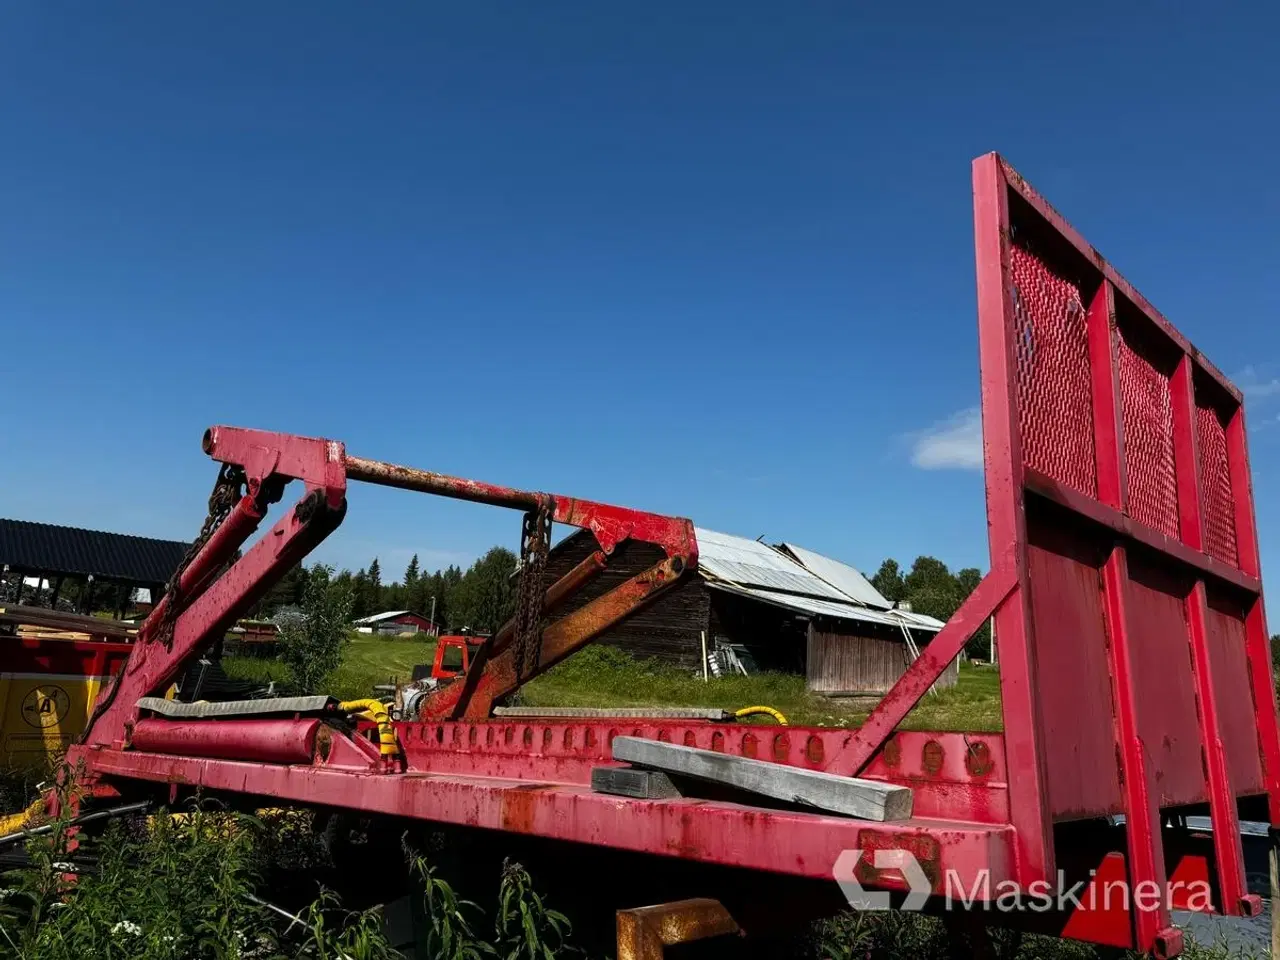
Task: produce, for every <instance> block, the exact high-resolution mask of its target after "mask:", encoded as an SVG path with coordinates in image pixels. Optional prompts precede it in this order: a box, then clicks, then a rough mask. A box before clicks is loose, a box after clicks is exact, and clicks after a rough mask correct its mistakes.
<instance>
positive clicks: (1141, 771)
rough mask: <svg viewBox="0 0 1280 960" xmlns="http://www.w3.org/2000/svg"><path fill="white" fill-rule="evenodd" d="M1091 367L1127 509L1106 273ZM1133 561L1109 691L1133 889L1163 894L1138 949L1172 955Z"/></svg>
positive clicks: (1103, 453)
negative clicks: (1143, 707)
mask: <svg viewBox="0 0 1280 960" xmlns="http://www.w3.org/2000/svg"><path fill="white" fill-rule="evenodd" d="M1086 323H1087V330H1088V337H1089V370H1090V379H1091V383H1092V399H1093V418H1094V424H1093V425H1094V450H1095V456H1096V457H1097V464H1098V498H1099V499H1100V500H1102V501H1103V502H1104V503H1106V504H1107V505H1108V506H1111V507H1114V508H1115V509H1117V510H1121V511H1123V510H1124V509H1125V506H1126V502H1127V499H1128V487H1127V478H1126V476H1125V469H1124V428H1123V420H1122V417H1121V409H1120V384H1119V379H1118V372H1119V367H1118V364H1117V360H1116V345H1115V336H1116V334H1115V288H1114V287H1112V285H1111V282H1110V281H1109V280H1106V279H1104V280H1103V281H1102V285H1101V286H1100V287H1099V288H1098V292H1097V293H1096V294H1095V295H1094V297H1093V301H1092V302H1091V303H1090V304H1089V312H1088V315H1087V317H1086ZM1128 583H1129V561H1128V556H1127V554H1126V552H1125V548H1124V547H1123V546H1122V545H1120V544H1116V545H1114V546H1113V547H1112V548H1111V554H1110V556H1108V557H1107V559H1106V562H1105V563H1104V564H1103V567H1102V598H1103V607H1104V610H1105V616H1106V621H1107V636H1108V639H1109V644H1108V654H1109V656H1110V660H1111V690H1112V699H1113V702H1114V704H1115V714H1116V715H1115V723H1116V742H1117V743H1118V744H1119V747H1120V750H1119V759H1120V768H1121V774H1122V775H1121V777H1120V780H1121V783H1122V784H1123V786H1124V808H1125V810H1124V812H1125V833H1126V836H1127V839H1128V867H1129V884H1130V888H1131V889H1132V890H1135V891H1136V890H1138V889H1139V884H1142V885H1143V889H1149V884H1151V883H1155V884H1156V888H1157V889H1159V890H1160V891H1161V893H1162V896H1161V898H1160V900H1161V902H1160V905H1159V906H1158V907H1157V909H1155V910H1136V909H1135V910H1134V911H1133V912H1132V916H1133V922H1134V936H1135V942H1136V944H1137V946H1138V949H1140V950H1157V952H1159V953H1162V954H1165V955H1167V954H1168V952H1169V948H1171V947H1172V946H1173V945H1174V943H1175V942H1176V941H1177V939H1178V931H1177V930H1176V929H1174V928H1173V925H1172V921H1171V918H1170V916H1169V908H1168V904H1167V902H1166V898H1165V897H1164V896H1163V891H1164V890H1165V886H1166V873H1165V863H1164V849H1163V847H1162V846H1161V844H1160V834H1159V831H1160V810H1159V807H1158V806H1157V804H1156V802H1155V798H1154V796H1153V795H1152V793H1151V787H1150V784H1151V775H1150V773H1151V771H1150V769H1149V767H1148V765H1147V758H1146V750H1145V748H1144V747H1143V745H1142V738H1141V736H1140V735H1139V732H1138V729H1139V728H1138V702H1137V701H1138V698H1137V693H1136V690H1135V687H1134V681H1133V666H1132V664H1133V659H1132V654H1131V651H1130V649H1129V626H1128V620H1127V617H1128V612H1127V606H1128V605H1127V602H1126V596H1125V595H1126V592H1127V587H1128Z"/></svg>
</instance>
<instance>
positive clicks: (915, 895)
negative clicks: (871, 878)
mask: <svg viewBox="0 0 1280 960" xmlns="http://www.w3.org/2000/svg"><path fill="white" fill-rule="evenodd" d="M868 855H870V857H871V866H873V867H875V869H876V870H877V871H885V870H896V871H898V873H900V874H902V879H903V880H905V881H906V883H907V889H908V891H910V892H909V893H908V894H907V897H906V899H905V900H903V901H902V909H903V910H922V909H923V908H924V905H925V902H926V901H927V900H928V899H929V894H930V892H932V889H933V888H932V887H931V886H930V884H929V878H928V877H926V876H925V875H924V870H923V869H922V868H921V866H920V861H919V860H917V859H916V858H915V857H913V856H912V855H911V854H910V853H908V852H907V851H906V850H876V851H874V852H872V851H868V850H843V851H841V853H840V856H839V857H837V858H836V862H835V866H834V867H832V870H831V872H832V874H834V876H835V878H836V883H838V884H840V892H841V893H843V894H844V896H845V899H846V900H848V901H849V906H851V907H853V909H855V910H888V909H889V908H890V906H891V903H890V897H889V894H888V893H887V892H885V891H884V890H867V889H866V888H865V887H863V886H862V884H861V883H859V882H858V877H857V874H856V871H857V869H858V864H860V863H861V862H862V859H863V857H865V856H868Z"/></svg>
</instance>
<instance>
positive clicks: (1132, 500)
mask: <svg viewBox="0 0 1280 960" xmlns="http://www.w3.org/2000/svg"><path fill="white" fill-rule="evenodd" d="M1119 353H1120V409H1121V418H1122V420H1123V423H1124V465H1125V473H1126V475H1127V476H1128V481H1129V515H1130V516H1131V517H1133V518H1134V519H1135V520H1138V521H1140V522H1141V523H1145V524H1146V525H1147V526H1149V527H1154V528H1155V529H1157V530H1159V531H1160V532H1161V533H1163V534H1165V535H1167V536H1170V537H1174V538H1177V537H1178V534H1179V531H1178V479H1177V474H1176V473H1175V467H1174V460H1173V401H1172V398H1171V396H1170V386H1169V377H1168V376H1167V375H1165V374H1163V373H1161V372H1160V371H1159V370H1157V369H1156V368H1155V367H1154V366H1152V364H1151V361H1149V360H1148V359H1147V358H1146V356H1144V355H1143V354H1142V353H1140V352H1139V350H1137V349H1135V348H1134V344H1132V343H1130V341H1129V339H1128V338H1127V337H1126V335H1125V332H1124V328H1123V327H1121V331H1120V351H1119Z"/></svg>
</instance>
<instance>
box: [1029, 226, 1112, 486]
mask: <svg viewBox="0 0 1280 960" xmlns="http://www.w3.org/2000/svg"><path fill="white" fill-rule="evenodd" d="M1010 267H1011V272H1012V275H1013V302H1014V328H1015V329H1014V338H1015V340H1014V363H1015V366H1016V376H1017V379H1018V423H1019V426H1020V427H1021V429H1022V459H1023V462H1024V463H1026V465H1027V466H1028V467H1030V468H1031V469H1032V470H1036V471H1039V472H1040V473H1043V474H1045V475H1046V476H1049V477H1052V478H1053V479H1054V480H1057V481H1058V482H1059V483H1062V484H1065V485H1066V486H1068V487H1071V488H1073V489H1075V490H1078V491H1079V492H1081V493H1084V494H1087V495H1088V496H1091V497H1094V496H1097V492H1098V475H1097V465H1096V463H1095V461H1094V453H1093V400H1092V394H1091V392H1090V383H1089V341H1088V335H1087V331H1086V328H1085V310H1084V306H1083V304H1082V303H1081V301H1080V290H1079V288H1078V287H1077V286H1076V285H1075V284H1074V283H1072V282H1071V281H1070V280H1067V279H1065V278H1063V277H1061V276H1059V275H1058V274H1057V273H1055V272H1054V271H1053V269H1052V268H1051V267H1050V266H1049V265H1048V264H1047V263H1045V262H1044V260H1042V259H1041V258H1040V257H1038V256H1037V255H1036V254H1035V253H1034V252H1033V251H1032V250H1029V249H1027V248H1026V247H1025V246H1023V245H1020V244H1018V243H1016V242H1015V243H1014V244H1013V245H1012V246H1011V247H1010Z"/></svg>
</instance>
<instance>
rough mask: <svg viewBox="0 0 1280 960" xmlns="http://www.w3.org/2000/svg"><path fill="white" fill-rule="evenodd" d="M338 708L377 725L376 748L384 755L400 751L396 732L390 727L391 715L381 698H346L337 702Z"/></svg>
mask: <svg viewBox="0 0 1280 960" xmlns="http://www.w3.org/2000/svg"><path fill="white" fill-rule="evenodd" d="M338 709H339V710H345V711H346V712H347V713H354V714H356V715H357V716H362V717H364V718H365V719H367V720H372V721H373V722H374V723H376V724H377V725H378V749H379V750H380V751H381V752H382V755H383V756H384V757H394V756H396V755H397V754H398V753H399V752H400V747H399V745H397V743H396V733H395V731H394V730H392V729H391V717H390V715H389V714H388V713H387V705H386V704H385V703H383V702H382V701H381V700H374V699H372V698H370V699H368V700H347V701H345V702H344V703H340V704H338Z"/></svg>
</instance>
